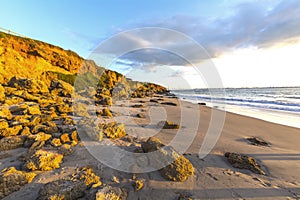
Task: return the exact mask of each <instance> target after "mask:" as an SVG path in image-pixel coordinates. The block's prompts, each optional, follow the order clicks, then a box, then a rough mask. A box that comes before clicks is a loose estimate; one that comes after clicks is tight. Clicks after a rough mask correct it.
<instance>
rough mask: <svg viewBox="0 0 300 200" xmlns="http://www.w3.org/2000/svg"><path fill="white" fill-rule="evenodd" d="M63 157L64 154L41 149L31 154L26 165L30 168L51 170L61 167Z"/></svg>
mask: <svg viewBox="0 0 300 200" xmlns="http://www.w3.org/2000/svg"><path fill="white" fill-rule="evenodd" d="M62 159H63V155H62V154H58V153H56V152H53V151H46V150H42V149H40V150H37V151H36V152H35V153H34V154H33V155H31V156H30V158H29V160H28V161H27V162H26V164H25V167H26V168H27V169H29V170H41V171H49V170H53V169H56V168H59V167H60V166H59V165H60V163H61V162H62Z"/></svg>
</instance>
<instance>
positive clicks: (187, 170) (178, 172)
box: [142, 137, 194, 182]
mask: <svg viewBox="0 0 300 200" xmlns="http://www.w3.org/2000/svg"><path fill="white" fill-rule="evenodd" d="M142 149H143V151H144V152H145V153H149V152H154V151H156V155H155V157H152V159H155V160H153V162H155V163H152V165H153V166H156V165H157V166H161V164H165V163H170V164H168V165H167V166H165V167H163V168H162V169H160V173H161V175H162V176H163V177H164V178H165V179H167V180H171V181H180V182H183V181H185V180H186V179H187V178H188V177H189V176H191V175H193V174H194V167H193V165H192V163H191V162H190V161H189V160H188V159H186V158H185V157H184V156H182V155H180V154H179V153H177V152H176V151H175V150H174V149H173V148H172V147H170V146H165V145H163V144H162V143H161V141H160V140H159V139H157V138H154V137H150V138H149V139H148V140H147V141H146V142H143V143H142Z"/></svg>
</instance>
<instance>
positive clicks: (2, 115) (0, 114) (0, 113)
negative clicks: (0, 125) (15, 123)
mask: <svg viewBox="0 0 300 200" xmlns="http://www.w3.org/2000/svg"><path fill="white" fill-rule="evenodd" d="M12 117H13V116H12V114H11V112H10V110H9V109H8V108H7V107H1V108H0V119H6V120H11V119H12Z"/></svg>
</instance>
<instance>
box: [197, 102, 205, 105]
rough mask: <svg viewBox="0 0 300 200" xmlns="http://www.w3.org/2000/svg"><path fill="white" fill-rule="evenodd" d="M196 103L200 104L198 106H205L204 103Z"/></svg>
mask: <svg viewBox="0 0 300 200" xmlns="http://www.w3.org/2000/svg"><path fill="white" fill-rule="evenodd" d="M198 105H200V106H206V103H201V102H200V103H198Z"/></svg>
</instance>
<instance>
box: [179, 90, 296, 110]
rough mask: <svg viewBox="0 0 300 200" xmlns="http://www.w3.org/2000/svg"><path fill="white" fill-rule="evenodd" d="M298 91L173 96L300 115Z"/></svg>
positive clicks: (236, 91)
mask: <svg viewBox="0 0 300 200" xmlns="http://www.w3.org/2000/svg"><path fill="white" fill-rule="evenodd" d="M299 91H300V89H294V88H293V90H292V91H289V90H283V89H282V88H280V89H279V90H276V89H274V88H272V91H269V90H267V89H264V90H258V89H245V88H243V89H230V90H226V95H225V96H223V95H221V94H222V92H220V90H219V91H218V90H215V91H213V92H212V93H210V91H209V90H208V89H198V90H193V91H191V90H186V91H175V92H174V94H175V95H177V96H178V97H179V98H181V99H185V100H190V101H196V102H199V101H204V102H209V103H217V104H225V105H236V106H242V107H251V108H257V109H267V110H277V111H288V112H296V113H300V94H299V93H300V92H299ZM283 93H285V94H283Z"/></svg>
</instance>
